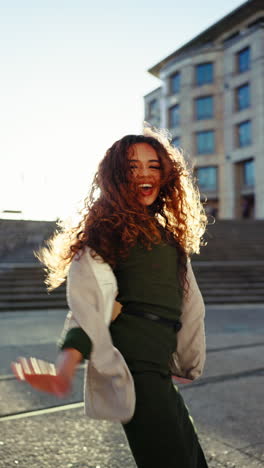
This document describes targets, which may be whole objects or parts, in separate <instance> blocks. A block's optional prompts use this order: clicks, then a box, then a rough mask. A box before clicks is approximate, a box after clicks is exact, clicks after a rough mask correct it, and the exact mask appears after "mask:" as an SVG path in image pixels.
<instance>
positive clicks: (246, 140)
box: [238, 120, 252, 146]
mask: <svg viewBox="0 0 264 468" xmlns="http://www.w3.org/2000/svg"><path fill="white" fill-rule="evenodd" d="M251 142H252V126H251V121H250V120H248V121H247V122H242V123H241V124H239V125H238V146H247V145H251Z"/></svg>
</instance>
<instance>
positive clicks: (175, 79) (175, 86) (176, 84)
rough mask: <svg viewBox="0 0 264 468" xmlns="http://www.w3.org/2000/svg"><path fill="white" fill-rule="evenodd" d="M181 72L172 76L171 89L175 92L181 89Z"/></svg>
mask: <svg viewBox="0 0 264 468" xmlns="http://www.w3.org/2000/svg"><path fill="white" fill-rule="evenodd" d="M180 84H181V83H180V73H175V74H174V75H172V76H171V77H170V91H171V93H173V94H175V93H178V92H179V91H180Z"/></svg>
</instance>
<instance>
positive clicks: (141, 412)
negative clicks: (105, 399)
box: [110, 313, 207, 468]
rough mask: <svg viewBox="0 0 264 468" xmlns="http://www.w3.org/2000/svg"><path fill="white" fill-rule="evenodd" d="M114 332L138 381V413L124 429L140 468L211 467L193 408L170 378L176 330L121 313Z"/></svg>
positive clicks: (114, 337) (112, 325)
mask: <svg viewBox="0 0 264 468" xmlns="http://www.w3.org/2000/svg"><path fill="white" fill-rule="evenodd" d="M110 332H111V335H112V340H113V343H114V345H115V346H116V347H117V348H118V349H119V350H120V352H121V353H122V354H123V356H124V358H125V360H126V362H127V365H128V367H129V369H130V371H131V373H132V375H133V378H134V382H135V390H136V409H135V413H134V416H133V418H132V419H131V421H129V423H127V424H124V425H123V428H124V430H125V433H126V436H127V439H128V443H129V445H130V448H131V451H132V453H133V456H134V458H135V461H136V464H137V466H138V468H207V463H206V461H205V458H204V455H203V451H202V449H201V447H200V444H199V441H198V437H197V434H196V431H195V427H194V425H193V423H192V420H191V418H190V416H189V413H188V410H187V408H186V406H185V404H184V401H183V398H182V396H181V395H180V393H179V391H178V390H177V388H176V387H175V386H174V385H173V383H172V381H171V375H170V370H169V361H170V359H171V354H172V352H173V351H174V350H175V346H176V335H175V331H174V330H173V328H172V327H168V326H166V325H164V324H162V323H160V322H154V321H151V320H147V319H144V318H141V317H138V316H132V315H128V314H125V313H121V314H120V315H119V316H118V318H117V319H116V320H115V322H113V323H112V324H111V326H110Z"/></svg>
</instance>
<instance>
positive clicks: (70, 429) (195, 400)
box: [0, 305, 264, 468]
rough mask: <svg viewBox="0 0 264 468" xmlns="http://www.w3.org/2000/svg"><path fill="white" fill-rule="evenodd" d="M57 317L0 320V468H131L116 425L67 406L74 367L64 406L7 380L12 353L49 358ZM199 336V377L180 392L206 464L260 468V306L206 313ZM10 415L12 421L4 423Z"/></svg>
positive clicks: (263, 417)
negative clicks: (202, 341)
mask: <svg viewBox="0 0 264 468" xmlns="http://www.w3.org/2000/svg"><path fill="white" fill-rule="evenodd" d="M64 316H65V311H49V312H47V311H36V312H34V311H33V312H11V313H2V314H0V414H1V415H2V419H0V467H3V468H6V467H15V466H19V467H23V468H24V467H27V468H28V467H30V468H31V467H38V468H41V467H74V468H77V467H78V468H84V467H86V468H87V467H88V468H134V467H135V464H134V462H133V459H132V457H131V455H130V451H129V449H128V446H127V442H126V439H125V437H124V435H123V432H122V429H121V427H120V426H119V425H118V424H111V423H108V422H99V421H92V420H89V419H87V418H85V417H84V416H83V408H82V407H81V405H82V403H79V404H75V405H74V404H73V405H72V406H71V407H70V406H68V405H69V404H70V403H74V402H81V401H82V380H83V377H82V374H83V370H82V369H80V370H79V371H78V374H77V377H76V380H75V385H74V389H73V392H72V394H71V396H70V398H68V399H66V400H57V399H56V398H53V397H49V396H47V395H45V394H40V393H38V392H34V391H33V390H31V388H30V387H29V386H27V385H26V384H21V383H19V382H17V381H16V380H14V379H13V378H12V377H11V376H10V370H9V363H10V361H11V360H12V359H15V358H16V357H17V356H18V355H26V356H30V355H34V356H37V357H41V358H43V359H49V360H53V359H54V358H55V356H56V346H55V341H56V339H57V337H58V335H59V331H60V329H61V326H62V322H63V317H64ZM206 332H207V347H208V353H207V362H206V368H205V373H204V376H203V378H201V379H200V380H198V381H197V382H196V383H194V384H191V385H188V386H180V389H181V392H182V394H183V396H184V399H185V402H186V404H187V406H188V407H189V410H190V413H191V414H192V416H193V418H194V420H195V424H196V427H197V429H198V431H199V434H200V439H201V443H202V446H203V448H204V451H205V454H206V457H207V460H208V465H209V467H210V468H218V467H231V468H232V467H233V468H238V467H239V468H251V467H252V468H255V467H263V466H264V435H263V434H264V430H263V429H264V422H263V421H264V408H263V384H264V365H263V355H264V353H263V351H264V337H263V332H264V306H263V305H258V306H257V305H250V306H246V305H243V306H211V307H207V317H206ZM150 391H151V389H150ZM58 405H62V406H60V407H58ZM50 407H53V409H49V408H50ZM54 407H56V408H55V409H57V410H58V411H56V412H52V411H53V410H54ZM40 408H44V410H42V411H40V412H37V411H36V410H37V409H40ZM27 411H28V412H29V411H30V413H25V412H27ZM18 412H22V414H21V415H20V417H19V418H18V417H17V415H16V414H17V413H18ZM10 413H13V414H15V415H16V416H14V418H12V419H10V417H7V415H8V414H10ZM164 468H166V467H164ZM180 468H184V467H180Z"/></svg>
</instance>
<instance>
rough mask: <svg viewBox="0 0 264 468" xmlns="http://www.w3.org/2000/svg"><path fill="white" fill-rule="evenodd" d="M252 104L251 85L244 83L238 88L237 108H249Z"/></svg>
mask: <svg viewBox="0 0 264 468" xmlns="http://www.w3.org/2000/svg"><path fill="white" fill-rule="evenodd" d="M249 106H250V86H249V84H248V83H247V84H244V85H243V86H239V88H237V89H236V110H238V111H240V110H243V109H247V108H248V107H249Z"/></svg>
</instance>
